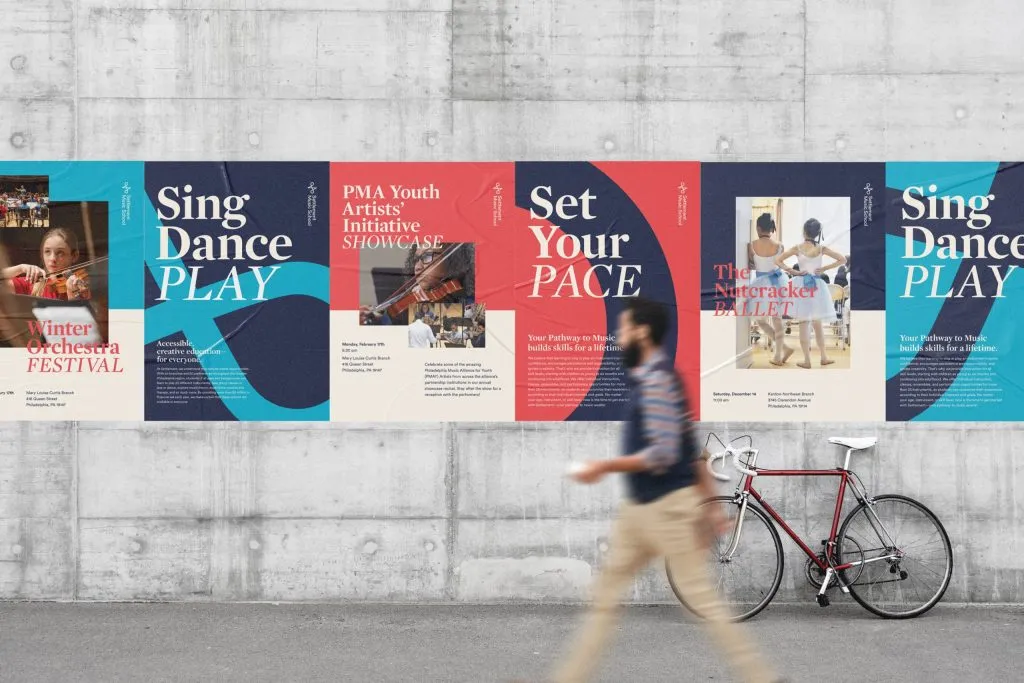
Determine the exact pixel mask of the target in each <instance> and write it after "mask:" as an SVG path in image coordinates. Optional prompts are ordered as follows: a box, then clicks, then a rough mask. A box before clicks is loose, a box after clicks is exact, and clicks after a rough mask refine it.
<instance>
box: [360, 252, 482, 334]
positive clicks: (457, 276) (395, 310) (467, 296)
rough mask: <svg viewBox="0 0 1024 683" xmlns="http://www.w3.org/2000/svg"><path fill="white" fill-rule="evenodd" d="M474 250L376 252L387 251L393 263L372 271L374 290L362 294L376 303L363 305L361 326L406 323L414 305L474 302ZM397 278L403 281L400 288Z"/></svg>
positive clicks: (364, 297) (373, 268)
mask: <svg viewBox="0 0 1024 683" xmlns="http://www.w3.org/2000/svg"><path fill="white" fill-rule="evenodd" d="M473 247H474V245H472V244H469V243H454V244H446V245H443V246H442V247H441V248H439V249H428V248H422V249H390V250H377V251H379V252H385V251H386V252H387V256H388V257H389V259H390V260H391V263H388V264H387V265H381V266H376V267H371V268H370V271H371V275H372V281H373V284H374V291H372V292H365V291H364V292H361V293H360V294H361V298H363V300H364V302H365V300H366V299H369V298H372V299H375V300H376V301H377V303H372V304H371V303H363V304H362V305H361V306H360V309H359V313H360V315H359V324H360V325H395V324H407V323H408V322H411V319H410V314H409V310H410V308H411V307H413V306H414V304H434V303H451V302H455V301H465V300H472V298H473V296H474V294H475V292H474V285H475V280H476V278H475V275H476V274H475V258H474V257H475V252H474V248H473ZM363 267H365V266H363ZM396 271H398V272H396ZM396 276H397V277H398V278H400V280H399V282H400V284H399V285H398V286H397V287H395V286H394V283H395V282H396Z"/></svg>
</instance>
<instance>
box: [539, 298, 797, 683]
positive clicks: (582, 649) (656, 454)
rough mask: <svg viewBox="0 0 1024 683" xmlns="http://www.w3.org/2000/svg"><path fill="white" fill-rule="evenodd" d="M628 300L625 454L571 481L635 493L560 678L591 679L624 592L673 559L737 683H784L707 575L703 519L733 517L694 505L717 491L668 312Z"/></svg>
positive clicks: (714, 522)
mask: <svg viewBox="0 0 1024 683" xmlns="http://www.w3.org/2000/svg"><path fill="white" fill-rule="evenodd" d="M625 301H626V307H625V310H623V312H622V313H621V314H620V315H619V329H618V331H617V333H616V336H617V342H618V344H619V347H620V348H621V349H622V354H623V364H624V365H625V366H626V372H627V375H628V378H629V379H628V381H629V387H630V390H629V403H628V407H627V410H626V414H625V416H624V420H625V422H626V425H625V433H624V435H623V436H624V440H623V444H622V451H623V455H622V456H621V457H616V458H611V459H607V460H596V461H591V462H588V463H586V466H585V467H584V468H583V469H582V471H580V472H578V473H576V474H575V475H574V477H575V479H576V480H577V481H579V482H581V483H584V484H593V483H596V482H598V481H600V480H601V479H602V478H603V477H604V476H605V475H607V474H612V473H623V474H625V476H626V480H627V484H628V492H629V493H628V497H627V500H625V501H623V503H622V506H621V509H620V513H619V516H618V518H617V519H616V520H615V523H614V526H613V529H612V535H611V540H610V543H609V545H610V548H609V557H608V562H607V565H606V566H605V567H604V568H603V569H602V571H601V575H600V577H599V578H598V579H597V582H596V584H595V586H594V595H593V599H594V603H593V605H592V607H591V608H590V611H589V613H588V614H587V617H586V620H585V622H584V624H583V626H582V629H581V630H580V631H579V633H578V634H577V636H576V639H575V641H574V643H573V645H572V648H571V649H570V651H569V653H568V656H567V658H566V659H565V660H564V661H563V662H562V663H561V665H560V666H559V668H558V670H557V672H556V675H555V680H556V681H558V683H578V682H582V681H586V680H589V678H590V676H591V674H592V673H593V670H594V668H595V667H596V665H597V662H598V658H599V656H600V655H601V653H602V651H603V649H604V647H605V645H606V643H607V641H608V637H609V636H610V634H611V631H612V628H613V626H614V624H615V620H616V618H617V614H616V613H617V611H618V607H619V600H620V598H621V594H622V593H623V592H624V591H625V589H626V587H627V586H628V585H629V584H630V583H631V582H632V581H633V577H634V575H635V574H636V573H637V572H638V571H640V570H641V569H643V568H644V566H646V565H647V564H648V563H649V562H650V561H651V560H653V559H654V558H655V557H668V558H669V559H670V561H671V562H672V571H673V576H674V577H675V578H677V579H678V581H679V588H680V590H681V591H682V592H683V593H684V595H686V599H687V602H688V603H690V604H692V605H693V607H694V608H695V610H696V611H697V612H698V613H700V614H702V615H705V620H706V621H705V625H706V627H707V628H708V629H709V631H710V634H711V636H712V638H713V640H714V642H715V644H716V645H717V646H718V648H719V650H720V651H721V652H722V653H723V654H724V655H726V659H727V660H728V661H729V663H730V665H731V666H732V668H733V669H734V671H735V672H736V674H738V675H739V676H740V677H741V680H743V681H749V682H753V683H761V682H765V683H771V682H775V681H780V680H781V679H779V678H777V676H776V675H775V674H774V673H773V672H772V670H771V668H770V667H769V666H768V664H767V662H765V661H764V660H763V659H762V658H761V656H760V654H759V653H758V651H757V649H756V648H755V647H754V645H753V641H752V640H751V636H750V634H749V633H748V632H747V630H746V629H745V628H743V627H742V626H740V625H739V624H734V623H732V622H730V621H729V614H728V612H727V611H726V608H725V606H724V605H723V604H722V603H721V602H719V601H718V599H717V596H716V595H715V593H714V589H713V588H712V585H711V582H710V580H709V577H708V573H707V564H706V557H705V549H706V548H705V543H704V542H705V541H706V540H707V539H706V538H705V537H702V536H701V533H700V531H699V529H700V528H701V526H702V523H705V522H706V523H710V524H711V528H713V529H715V530H716V531H717V532H721V531H723V530H724V529H725V527H726V525H727V523H728V520H727V519H725V518H724V516H723V517H722V518H720V519H702V518H701V517H702V515H711V514H715V512H714V511H715V510H717V507H716V506H706V507H704V508H702V509H699V508H698V505H699V504H700V502H701V501H702V500H704V499H705V498H708V497H711V496H713V495H716V493H717V492H716V490H715V485H714V480H713V479H712V477H711V475H710V473H709V472H708V471H707V469H706V467H705V466H704V463H705V461H704V459H703V458H702V457H701V453H700V452H699V451H698V448H697V444H696V439H695V438H694V435H693V423H692V422H691V421H690V420H689V411H688V409H687V406H686V396H685V392H684V388H683V386H682V383H681V381H680V380H679V378H678V376H677V374H676V372H675V369H674V368H673V367H672V363H671V361H670V360H669V359H668V357H667V356H666V354H665V353H664V351H663V350H662V348H661V343H662V339H663V337H664V335H665V332H666V330H667V329H668V314H667V312H666V311H665V309H664V307H663V306H662V305H661V304H658V303H656V302H653V301H650V300H646V299H642V298H630V299H626V300H625ZM705 511H706V512H705ZM718 514H721V513H720V512H718Z"/></svg>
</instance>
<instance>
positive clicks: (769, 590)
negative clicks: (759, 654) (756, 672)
mask: <svg viewBox="0 0 1024 683" xmlns="http://www.w3.org/2000/svg"><path fill="white" fill-rule="evenodd" d="M707 505H715V506H719V507H720V508H721V512H722V513H723V514H724V515H725V517H727V518H728V519H730V520H733V522H734V523H733V524H732V525H730V529H731V530H730V531H727V532H726V533H724V534H723V535H721V536H717V537H716V536H715V535H714V534H713V533H712V532H710V531H707V533H708V534H709V535H710V537H713V538H714V540H713V541H712V542H711V544H710V552H709V554H708V555H709V556H708V560H709V563H710V564H709V567H708V569H709V578H710V580H711V585H712V588H714V590H715V593H716V597H717V598H718V599H719V600H720V601H721V602H723V603H724V604H725V606H726V609H727V610H728V612H729V613H730V615H731V621H745V620H746V619H750V618H751V617H752V616H754V615H755V614H757V613H758V612H760V611H761V610H763V609H764V608H765V607H767V606H768V603H769V602H771V600H772V598H773V597H775V593H776V592H777V591H778V590H779V585H780V584H781V583H782V570H783V565H784V562H785V560H784V555H783V552H782V539H781V538H780V537H779V532H778V531H777V530H776V529H775V525H774V524H772V523H771V520H770V519H769V518H768V515H766V514H765V513H764V512H763V511H762V510H761V509H759V508H758V507H756V506H755V505H754V504H753V503H750V502H748V504H747V508H746V512H745V513H744V514H743V517H742V519H740V518H739V516H738V515H739V511H740V504H739V503H738V502H737V501H736V500H735V499H734V498H732V497H731V496H717V497H715V498H710V499H708V500H706V501H704V502H703V503H701V508H703V507H704V506H707ZM702 518H703V517H702ZM740 522H742V523H740ZM699 531H700V532H704V529H700V530H699ZM737 533H738V534H739V538H738V541H737V543H736V547H735V550H733V552H731V553H730V552H729V551H730V549H732V546H733V538H734V537H735V536H736V534H737ZM681 572H682V569H681V568H679V569H677V570H676V572H675V575H674V574H673V569H672V560H671V558H668V559H666V560H665V573H666V574H667V575H668V583H669V586H671V588H672V592H673V593H675V596H676V598H677V599H678V600H679V602H680V603H681V604H682V605H683V607H685V608H686V609H687V610H689V611H690V612H691V613H692V614H693V615H694V616H696V617H698V618H704V615H703V614H701V613H700V611H699V609H697V607H696V606H695V605H694V604H693V601H692V600H691V601H689V602H688V601H687V595H686V590H685V582H684V581H682V580H681V578H682V577H681Z"/></svg>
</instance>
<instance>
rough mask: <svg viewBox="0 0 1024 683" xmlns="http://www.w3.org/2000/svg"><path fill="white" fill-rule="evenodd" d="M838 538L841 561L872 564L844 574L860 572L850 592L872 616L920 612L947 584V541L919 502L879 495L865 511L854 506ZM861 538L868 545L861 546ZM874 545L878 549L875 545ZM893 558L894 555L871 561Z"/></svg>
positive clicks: (949, 569)
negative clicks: (845, 545)
mask: <svg viewBox="0 0 1024 683" xmlns="http://www.w3.org/2000/svg"><path fill="white" fill-rule="evenodd" d="M840 536H841V538H840V539H839V541H840V543H839V547H840V549H841V550H842V552H843V553H847V552H848V553H849V556H848V557H844V558H842V559H843V562H854V561H857V560H858V559H860V558H861V557H862V558H863V559H864V560H869V559H875V560H876V561H874V562H865V563H864V564H863V565H860V566H859V567H858V568H856V569H848V570H844V571H845V572H851V573H853V572H855V571H857V572H860V573H859V574H854V575H853V576H854V577H855V581H854V582H853V583H852V584H851V591H850V592H851V594H852V595H853V597H854V599H856V600H857V601H858V602H860V603H861V604H862V605H864V606H865V607H867V608H868V609H870V610H871V611H873V612H875V613H877V614H881V615H882V616H897V617H898V616H915V615H917V614H920V613H922V612H923V611H926V610H927V609H930V608H931V606H932V605H934V604H935V602H937V601H938V600H939V599H940V598H941V596H942V594H943V593H944V592H945V590H946V587H947V586H948V585H949V579H950V574H951V572H952V550H951V548H950V546H949V540H948V537H947V536H946V534H945V531H944V530H943V529H942V527H941V525H940V524H939V523H938V521H937V520H936V519H935V518H934V516H933V515H931V514H930V513H929V512H928V511H927V510H926V509H925V508H924V507H923V506H921V505H920V504H919V503H916V502H914V501H911V500H909V499H906V498H903V497H901V496H880V497H878V498H876V499H874V502H873V504H872V505H871V506H870V508H867V507H859V508H857V509H856V510H855V511H854V512H853V513H851V515H850V516H849V517H848V518H847V520H846V521H845V522H844V524H843V529H842V531H841V534H840ZM864 537H866V538H869V539H871V541H869V542H864V541H863V540H862V538H864ZM876 539H880V541H879V540H876ZM844 542H845V543H846V544H847V547H845V548H844V546H843V543H844ZM890 543H891V545H890ZM878 545H881V546H882V547H880V548H879V547H875V546H878ZM896 554H898V555H899V557H891V558H889V559H876V558H886V557H887V556H889V555H896Z"/></svg>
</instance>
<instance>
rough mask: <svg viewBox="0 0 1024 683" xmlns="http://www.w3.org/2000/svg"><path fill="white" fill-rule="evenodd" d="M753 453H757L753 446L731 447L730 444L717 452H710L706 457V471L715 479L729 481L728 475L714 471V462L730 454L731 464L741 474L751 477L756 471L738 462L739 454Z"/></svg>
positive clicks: (754, 475) (755, 474)
mask: <svg viewBox="0 0 1024 683" xmlns="http://www.w3.org/2000/svg"><path fill="white" fill-rule="evenodd" d="M755 453H757V449H755V448H733V447H731V446H726V447H725V450H724V451H719V452H718V453H712V454H711V457H710V458H708V463H707V465H706V467H707V468H708V471H709V472H711V476H713V477H714V478H715V479H718V480H719V481H729V479H730V477H729V475H728V474H725V473H721V474H720V473H718V472H716V471H715V468H714V463H715V461H716V460H725V459H726V458H728V457H729V456H730V455H731V456H732V466H733V467H734V468H735V469H736V470H737V471H739V472H741V473H742V474H746V475H749V476H751V477H756V476H757V472H755V471H754V470H751V469H747V468H746V467H744V466H743V463H741V462H740V456H741V455H746V454H750V455H753V454H755Z"/></svg>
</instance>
